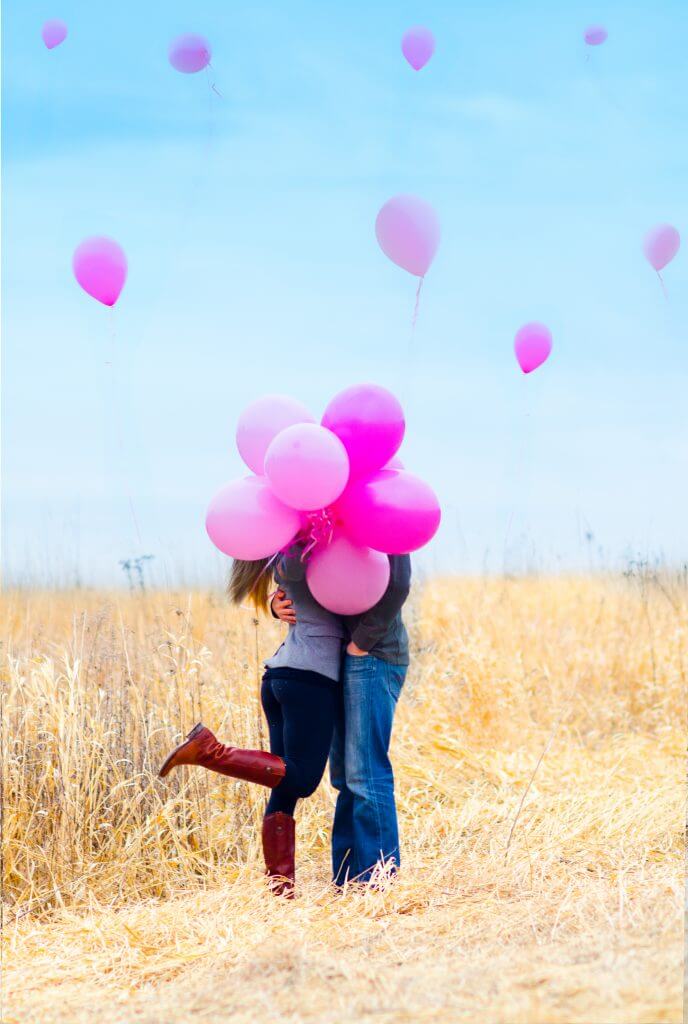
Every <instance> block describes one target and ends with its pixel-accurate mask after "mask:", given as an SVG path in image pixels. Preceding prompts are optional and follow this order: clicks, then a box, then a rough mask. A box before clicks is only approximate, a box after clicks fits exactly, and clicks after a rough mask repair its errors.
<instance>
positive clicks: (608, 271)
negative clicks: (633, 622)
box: [3, 0, 688, 583]
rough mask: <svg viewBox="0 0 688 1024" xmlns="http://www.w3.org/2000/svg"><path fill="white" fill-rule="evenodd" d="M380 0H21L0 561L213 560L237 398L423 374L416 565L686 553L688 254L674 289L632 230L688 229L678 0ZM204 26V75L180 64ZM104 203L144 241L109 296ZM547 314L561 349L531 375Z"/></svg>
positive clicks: (7, 42)
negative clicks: (387, 252)
mask: <svg viewBox="0 0 688 1024" xmlns="http://www.w3.org/2000/svg"><path fill="white" fill-rule="evenodd" d="M370 7H371V5H369V4H363V3H358V2H351V3H348V4H346V5H334V4H332V5H328V4H318V3H315V2H312V3H298V2H294V3H290V4H289V5H285V4H278V3H276V2H274V3H262V4H261V3H259V4H255V5H250V7H249V6H248V5H247V7H246V9H242V8H241V7H238V6H236V5H230V4H227V3H225V2H221V0H197V2H195V3H194V4H189V3H188V2H184V3H183V2H181V0H167V2H165V3H161V2H160V3H149V4H145V5H143V4H140V3H136V4H135V3H133V2H130V0H121V2H120V3H119V4H117V5H94V4H86V3H83V0H80V2H74V0H58V2H56V3H55V4H52V3H47V2H41V3H34V2H32V0H26V2H23V3H22V4H12V5H9V4H7V5H5V9H4V26H3V27H4V32H3V43H4V46H3V50H4V109H3V114H4V118H3V125H4V138H3V142H4V153H3V155H4V161H3V177H4V218H3V243H4V245H3V271H4V281H3V284H4V303H3V554H4V566H5V573H6V579H7V580H11V579H20V580H29V579H34V580H40V581H47V582H69V581H70V580H72V579H73V578H75V576H77V575H78V578H79V579H81V580H83V581H86V582H94V583H103V582H118V581H122V579H123V577H122V573H121V570H120V568H119V560H120V559H123V558H126V557H132V556H136V555H140V554H153V555H154V556H155V560H154V562H152V563H150V564H151V565H152V566H153V567H154V572H155V577H156V579H158V580H159V581H160V582H175V581H179V580H183V581H192V580H206V579H209V578H211V577H213V576H215V577H217V574H218V572H219V571H220V570H221V568H222V560H221V558H220V557H219V556H217V555H216V554H215V552H214V551H213V550H212V548H211V546H210V544H209V542H208V540H207V538H206V536H205V532H204V528H203V517H204V510H205V506H206V504H207V501H208V499H209V498H210V496H211V495H212V493H213V492H214V491H215V490H216V489H217V487H218V486H219V485H220V484H222V483H223V482H224V481H225V480H227V479H230V478H231V477H233V476H236V475H239V474H240V473H241V472H242V465H241V462H240V460H239V457H238V455H237V453H236V451H235V448H234V442H233V431H234V425H235V422H236V418H237V415H238V413H239V411H240V410H241V408H242V407H243V406H244V405H245V404H247V403H248V402H249V401H251V400H252V399H253V398H255V397H257V396H258V395H260V394H263V393H265V392H270V391H273V392H274V391H282V392H286V393H291V394H294V395H296V396H297V397H298V398H300V399H302V400H303V401H305V402H306V403H307V404H309V405H310V406H311V408H312V409H313V411H314V412H316V413H320V412H321V411H322V409H323V408H324V406H325V404H326V403H327V400H328V398H329V397H330V396H331V395H332V394H333V393H334V392H336V391H337V390H339V389H340V388H342V387H345V386H347V385H348V384H351V383H355V382H359V381H362V380H372V381H376V382H378V383H380V384H384V385H386V386H388V387H390V388H391V389H392V390H393V391H395V392H396V393H397V395H398V396H399V398H400V399H401V400H402V402H403V403H404V406H405V408H406V411H407V421H408V428H407V440H406V441H405V443H404V457H405V461H406V462H407V464H408V466H409V468H411V469H413V470H415V471H416V472H418V473H419V474H420V475H422V476H424V477H425V478H426V479H427V480H428V481H429V482H430V483H432V485H433V486H434V487H435V489H436V490H437V492H438V494H439V495H440V498H441V501H442V504H443V508H444V513H445V514H444V522H443V526H442V529H441V532H440V534H439V535H438V537H437V539H436V540H435V542H433V545H432V546H431V547H430V548H429V549H428V550H427V551H426V552H424V553H423V555H422V556H421V557H420V558H419V565H421V566H424V567H425V569H426V570H428V571H436V570H439V569H442V568H445V567H446V568H448V569H450V570H458V571H468V572H474V571H479V570H481V569H482V568H487V569H490V570H494V571H501V570H503V569H507V570H509V571H516V570H520V569H524V568H528V567H544V568H554V569H556V568H577V567H586V566H588V565H590V564H602V563H604V564H616V563H617V562H618V561H619V560H621V559H624V558H626V557H630V556H641V557H644V556H652V557H654V556H662V557H664V558H665V559H667V560H673V561H676V560H679V559H684V558H685V557H686V546H685V527H684V522H685V515H686V498H687V496H688V484H687V483H686V480H687V478H688V474H687V473H686V455H687V454H688V429H687V427H686V415H685V403H686V400H685V390H686V370H687V369H688V355H687V339H686V325H687V322H688V291H687V289H686V283H687V281H688V259H687V258H686V252H685V251H684V252H681V253H679V256H678V257H677V259H676V260H675V261H674V263H673V264H672V265H671V266H670V267H668V268H667V269H666V271H665V274H664V277H665V281H666V286H667V289H668V292H669V301H668V302H666V301H665V300H664V298H663V296H662V293H661V289H660V286H659V283H658V281H657V279H656V277H655V276H654V275H653V273H652V271H651V270H650V268H649V267H648V266H647V265H646V264H645V263H644V261H643V258H642V253H641V240H642V236H643V234H644V232H645V230H646V229H647V228H648V227H650V226H652V225H653V224H655V223H657V222H660V221H665V220H667V221H670V222H672V223H674V224H675V225H676V226H677V227H678V229H679V231H682V233H683V234H684V235H685V236H686V237H688V200H687V196H686V188H685V183H686V176H687V172H688V141H687V133H686V107H687V105H688V72H687V71H686V62H685V54H686V52H687V51H688V19H686V17H685V11H684V10H683V5H682V4H680V3H678V2H675V3H674V2H667V3H660V4H653V5H651V4H649V3H646V4H629V3H598V4H589V3H569V4H566V5H555V4H551V3H549V4H545V3H542V4H535V3H527V2H523V3H519V4H515V3H497V2H485V3H482V4H479V5H478V4H473V5H470V6H465V5H457V4H455V3H449V2H442V3H440V2H435V3H431V2H430V3H424V4H417V3H416V4H411V3H405V2H401V3H394V4H392V3H378V4H373V5H372V10H371V9H370ZM49 17H61V18H63V19H64V20H65V21H66V22H67V23H68V26H69V36H68V38H67V40H66V42H65V43H64V44H63V45H62V46H60V47H59V48H57V49H55V50H53V51H50V52H49V51H47V50H46V49H45V47H44V46H43V43H42V41H41V38H40V29H41V25H42V23H43V21H44V20H45V19H46V18H49ZM591 22H602V23H603V24H605V25H606V26H607V28H608V30H609V41H608V43H607V44H606V45H604V46H602V47H599V48H597V49H596V50H593V51H586V48H585V46H584V45H583V42H582V38H581V37H582V32H583V29H584V28H585V26H586V25H588V24H589V23H591ZM418 23H420V24H425V25H427V26H428V27H430V28H431V29H432V31H433V32H434V33H435V36H436V40H437V49H436V53H435V56H434V58H433V60H432V61H431V63H430V64H429V65H428V66H427V67H426V68H425V69H424V70H423V71H421V72H420V73H417V74H416V73H414V72H413V71H411V69H410V68H409V67H408V66H407V65H406V63H405V61H404V60H403V58H402V56H401V53H400V49H399V43H400V39H401V36H402V34H403V32H404V31H405V29H406V28H408V27H409V26H410V25H413V24H418ZM185 31H196V32H200V33H202V34H204V35H205V36H207V38H208V39H209V40H210V42H211V45H212V48H213V60H212V65H213V68H212V72H211V74H210V77H209V78H207V77H206V76H205V75H204V74H200V75H195V76H185V75H179V74H177V73H176V72H174V71H173V70H172V69H171V68H170V66H169V64H168V63H167V46H168V43H169V40H170V39H171V38H172V37H173V36H174V35H176V34H178V33H180V32H185ZM588 53H589V58H590V59H589V60H586V54H588ZM212 82H214V83H215V85H216V88H217V89H218V90H219V92H220V93H221V94H222V95H221V97H218V96H217V95H216V94H215V93H214V92H213V91H212V90H211V88H210V84H211V83H212ZM399 192H413V193H416V194H418V195H420V196H422V197H423V198H425V199H427V200H428V201H430V202H431V203H432V204H433V205H434V206H435V208H436V210H437V212H438V214H439V217H440V220H441V223H442V230H443V238H442V243H441V246H440V250H439V252H438V255H437V258H436V260H435V263H434V265H433V267H432V268H431V270H430V272H429V274H428V276H427V279H426V282H425V285H424V289H423V295H422V301H421V309H420V316H419V320H418V325H417V328H416V331H415V334H414V335H412V334H411V329H410V321H411V313H412V309H413V298H414V290H415V280H414V279H412V278H411V277H409V276H408V275H407V274H405V273H404V272H403V271H402V270H400V269H399V268H397V267H395V266H393V265H392V264H391V263H389V262H388V261H387V260H386V259H385V257H384V256H383V255H382V253H381V252H380V250H379V249H378V247H377V244H376V241H375V236H374V220H375V215H376V213H377V210H378V209H379V207H380V206H381V205H382V203H383V202H384V201H385V200H386V199H388V198H389V197H390V196H392V195H395V194H397V193H399ZM92 234H109V235H112V236H113V237H115V238H117V239H118V240H119V241H120V243H121V244H122V245H123V246H124V248H125V250H126V252H127V255H128V258H129V267H130V271H129V280H128V282H127V285H126V287H125V290H124V292H123V293H122V297H121V299H120V302H119V303H118V305H117V307H116V308H115V309H114V311H111V310H107V309H105V308H104V307H102V306H99V305H98V304H97V303H95V302H93V301H92V300H89V299H88V297H87V296H85V295H84V294H83V293H82V292H81V291H80V290H79V288H78V287H77V286H76V284H75V283H74V281H73V280H72V277H71V255H72V251H73V249H74V247H75V246H76V245H77V244H78V242H79V241H80V240H81V239H82V238H84V237H86V236H88V235H92ZM528 320H542V321H544V322H546V323H547V324H548V325H549V326H550V328H551V330H552V333H553V336H554V351H553V355H552V357H551V359H550V361H549V362H548V363H547V364H546V365H545V366H544V367H543V368H541V370H540V371H537V372H536V373H534V374H532V375H531V376H529V377H523V376H522V375H521V374H520V371H518V369H517V367H516V364H515V361H514V357H513V353H512V339H513V334H514V332H515V331H516V329H517V328H518V327H519V326H520V325H521V324H523V323H524V322H526V321H528ZM586 535H588V536H587V539H586ZM589 535H592V537H590V536H589Z"/></svg>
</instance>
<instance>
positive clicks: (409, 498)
mask: <svg viewBox="0 0 688 1024" xmlns="http://www.w3.org/2000/svg"><path fill="white" fill-rule="evenodd" d="M334 516H335V522H336V523H337V524H340V525H341V528H342V529H343V530H344V531H345V533H346V534H347V536H348V537H350V538H351V539H352V540H353V541H355V542H356V543H357V544H363V545H367V546H368V547H371V548H375V550H376V551H384V552H386V553H387V554H388V555H405V554H408V553H409V552H411V551H417V550H418V548H422V547H423V545H424V544H427V543H428V541H430V540H432V538H433V537H434V536H435V534H436V533H437V530H438V527H439V525H440V518H441V512H440V505H439V502H438V500H437V497H436V495H435V492H434V491H433V490H432V488H431V487H429V486H428V485H427V484H426V483H425V482H424V481H423V480H420V479H419V478H418V477H417V476H414V475H413V473H408V472H407V471H406V470H389V469H381V470H379V471H378V472H377V473H375V474H374V476H372V477H370V478H369V479H368V480H359V481H357V482H356V483H354V484H352V485H351V487H347V489H346V491H345V492H344V494H343V495H342V497H341V498H340V500H339V501H338V502H337V504H336V506H335V508H334Z"/></svg>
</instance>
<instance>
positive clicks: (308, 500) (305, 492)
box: [265, 423, 349, 512]
mask: <svg viewBox="0 0 688 1024" xmlns="http://www.w3.org/2000/svg"><path fill="white" fill-rule="evenodd" d="M265 475H266V476H267V478H268V480H269V481H270V483H271V485H272V489H273V491H274V492H275V494H276V495H277V497H278V498H279V499H280V500H281V501H283V502H284V503H285V505H289V506H290V507H291V508H296V509H299V510H300V511H302V512H314V511H315V510H316V509H320V508H326V507H327V506H328V505H331V504H332V502H333V501H336V499H337V498H338V497H339V495H340V494H341V493H342V491H343V490H344V488H345V487H346V483H347V480H348V479H349V459H348V456H347V454H346V449H345V447H344V445H343V444H342V442H341V441H340V440H339V438H338V437H337V436H336V435H335V434H333V433H332V432H331V431H330V430H326V429H325V427H321V426H320V425H319V424H317V423H295V424H294V425H293V426H292V427H286V429H285V430H282V431H280V433H279V434H278V435H277V437H275V438H274V439H273V440H272V441H271V442H270V445H269V446H268V450H267V452H266V454H265Z"/></svg>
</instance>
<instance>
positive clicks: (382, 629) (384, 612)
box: [351, 555, 411, 651]
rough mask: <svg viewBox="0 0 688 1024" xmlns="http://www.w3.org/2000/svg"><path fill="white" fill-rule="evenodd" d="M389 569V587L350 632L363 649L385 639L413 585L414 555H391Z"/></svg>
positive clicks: (369, 648) (368, 649)
mask: <svg viewBox="0 0 688 1024" xmlns="http://www.w3.org/2000/svg"><path fill="white" fill-rule="evenodd" d="M389 569H390V576H389V583H388V585H387V590H386V591H385V592H384V594H383V595H382V597H381V598H380V600H379V601H378V603H377V604H376V605H374V606H373V607H372V608H371V609H370V610H369V611H367V612H365V613H364V614H363V615H362V616H361V618H360V619H359V620H358V622H357V623H356V625H355V626H354V628H353V630H352V632H351V639H352V640H353V642H354V643H355V644H356V646H357V647H360V649H361V650H362V651H371V650H372V649H373V648H374V647H375V645H376V644H377V643H379V642H380V640H382V638H383V637H384V635H385V634H386V633H387V631H388V629H389V627H390V626H391V625H392V623H393V622H394V620H395V618H396V617H397V615H398V614H399V612H400V611H401V608H402V605H403V604H404V602H405V600H406V598H407V597H408V595H409V590H410V589H411V559H410V558H409V556H408V555H390V556H389Z"/></svg>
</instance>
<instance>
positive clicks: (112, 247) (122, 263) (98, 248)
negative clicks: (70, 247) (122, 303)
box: [72, 237, 127, 306]
mask: <svg viewBox="0 0 688 1024" xmlns="http://www.w3.org/2000/svg"><path fill="white" fill-rule="evenodd" d="M72 267H73V270H74V276H75V277H76V279H77V281H78V282H79V284H80V285H81V287H82V288H83V289H84V291H85V292H87V293H88V294H89V295H91V296H92V297H93V298H94V299H97V300H98V302H102V303H103V305H104V306H114V304H115V303H116V302H117V299H118V298H119V296H120V292H121V291H122V288H123V287H124V282H125V281H126V279H127V257H126V256H125V254H124V249H123V248H122V247H121V245H118V244H117V242H115V241H114V240H113V239H112V238H103V237H95V238H87V239H86V240H85V241H83V242H82V243H81V245H78V246H77V247H76V249H75V250H74V256H73V259H72Z"/></svg>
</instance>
